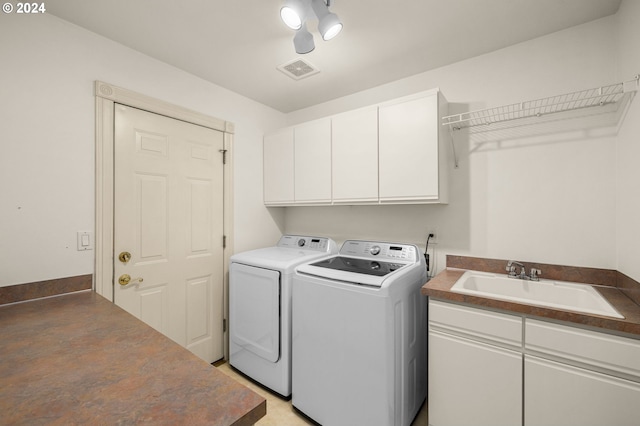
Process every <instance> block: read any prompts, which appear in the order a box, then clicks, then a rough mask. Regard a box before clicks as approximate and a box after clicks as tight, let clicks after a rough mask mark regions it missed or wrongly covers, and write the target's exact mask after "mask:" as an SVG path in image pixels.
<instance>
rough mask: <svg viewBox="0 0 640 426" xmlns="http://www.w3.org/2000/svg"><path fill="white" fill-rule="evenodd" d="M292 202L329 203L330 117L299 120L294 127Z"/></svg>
mask: <svg viewBox="0 0 640 426" xmlns="http://www.w3.org/2000/svg"><path fill="white" fill-rule="evenodd" d="M294 165H295V167H294V175H295V178H294V188H295V191H294V192H295V201H296V203H313V204H318V203H320V204H322V203H331V120H330V119H328V118H325V119H322V120H316V121H310V122H308V123H303V124H300V125H298V126H296V127H295V129H294Z"/></svg>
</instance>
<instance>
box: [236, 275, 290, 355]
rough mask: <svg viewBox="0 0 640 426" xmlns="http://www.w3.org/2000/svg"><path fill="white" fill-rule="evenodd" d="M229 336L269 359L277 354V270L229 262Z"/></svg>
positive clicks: (278, 293) (278, 301)
mask: <svg viewBox="0 0 640 426" xmlns="http://www.w3.org/2000/svg"><path fill="white" fill-rule="evenodd" d="M229 336H230V339H232V340H233V342H234V343H235V344H237V345H239V346H241V347H243V348H244V349H246V350H248V351H250V352H253V353H254V354H256V355H258V356H259V357H261V358H264V359H266V360H267V361H270V362H276V361H278V359H279V358H280V272H278V271H274V270H271V269H263V268H257V267H255V266H247V265H243V264H240V263H232V264H231V266H230V269H229Z"/></svg>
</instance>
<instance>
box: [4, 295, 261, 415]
mask: <svg viewBox="0 0 640 426" xmlns="http://www.w3.org/2000/svg"><path fill="white" fill-rule="evenodd" d="M0 413H1V414H0V423H2V424H54V425H76V424H78V425H80V424H81V425H87V424H94V425H95V424H138V423H152V424H167V425H177V424H189V425H200V424H207V425H220V426H223V425H224V426H227V425H239V426H243V425H251V424H254V423H255V422H256V421H258V420H259V419H260V418H261V417H263V416H264V415H265V414H266V401H265V399H264V398H262V397H261V396H259V395H257V394H256V393H254V392H253V391H251V390H249V389H248V388H246V387H244V386H242V385H241V384H239V383H237V382H236V381H234V380H233V379H231V378H229V377H228V376H226V375H225V374H223V373H221V372H219V371H218V370H217V369H216V368H215V367H213V366H212V365H210V364H208V363H206V362H205V361H203V360H201V359H200V358H198V357H196V356H195V355H193V354H192V353H191V352H189V351H188V350H186V349H184V348H182V347H181V346H180V345H178V344H177V343H175V342H173V341H172V340H170V339H169V338H167V337H165V336H164V335H162V334H161V333H159V332H157V331H155V330H154V329H152V328H151V327H149V326H148V325H146V324H144V323H143V322H142V321H140V320H138V319H136V318H135V317H133V316H132V315H130V314H128V313H127V312H125V311H124V310H122V309H120V308H119V307H118V306H116V305H114V304H113V303H111V302H109V301H108V300H106V299H104V298H103V297H101V296H99V295H97V294H96V293H94V292H92V291H82V292H77V293H72V294H67V295H63V296H57V297H51V298H46V299H38V300H34V301H29V302H24V303H17V304H12V305H3V306H0Z"/></svg>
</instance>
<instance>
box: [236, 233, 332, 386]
mask: <svg viewBox="0 0 640 426" xmlns="http://www.w3.org/2000/svg"><path fill="white" fill-rule="evenodd" d="M337 250H338V249H337V246H336V243H335V242H334V241H333V240H331V239H329V238H320V237H306V236H298V235H284V236H282V238H280V241H279V242H278V244H277V245H276V246H275V247H267V248H263V249H257V250H251V251H247V252H244V253H238V254H235V255H233V256H231V264H230V266H229V363H230V364H231V365H232V366H233V367H235V368H237V369H238V370H240V371H241V372H243V373H244V374H246V375H247V376H249V377H251V378H253V379H254V380H256V381H258V382H260V383H262V384H263V385H264V386H266V387H268V388H270V389H272V390H274V391H275V392H277V393H279V394H281V395H282V396H285V397H288V396H289V395H291V277H292V275H293V273H294V269H295V267H296V266H298V265H300V264H301V263H304V262H309V261H311V260H314V259H319V258H321V257H326V256H328V255H331V254H335V253H336V252H337Z"/></svg>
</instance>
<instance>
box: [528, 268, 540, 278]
mask: <svg viewBox="0 0 640 426" xmlns="http://www.w3.org/2000/svg"><path fill="white" fill-rule="evenodd" d="M540 275H542V271H541V270H540V269H536V268H531V272H530V277H531V280H532V281H540Z"/></svg>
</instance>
